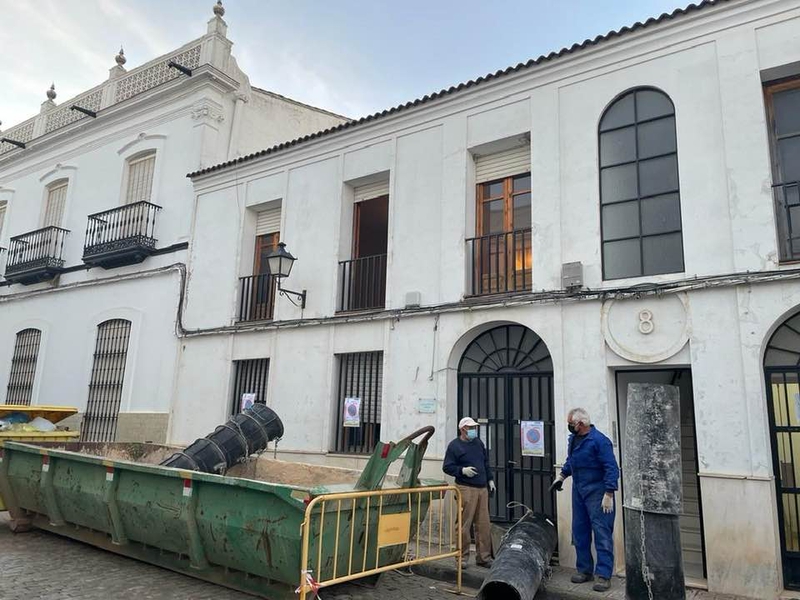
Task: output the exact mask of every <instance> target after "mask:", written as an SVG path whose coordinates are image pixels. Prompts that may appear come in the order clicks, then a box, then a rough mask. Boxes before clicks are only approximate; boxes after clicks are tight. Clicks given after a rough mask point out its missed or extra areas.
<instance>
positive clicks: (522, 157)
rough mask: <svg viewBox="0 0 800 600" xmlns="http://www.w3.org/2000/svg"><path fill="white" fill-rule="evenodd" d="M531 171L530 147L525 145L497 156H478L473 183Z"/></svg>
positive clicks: (499, 153)
mask: <svg viewBox="0 0 800 600" xmlns="http://www.w3.org/2000/svg"><path fill="white" fill-rule="evenodd" d="M530 170H531V147H530V145H528V144H526V145H525V146H519V147H518V148H512V149H511V150H506V151H504V152H498V153H497V154H489V155H487V156H479V157H477V158H476V159H475V183H486V182H487V181H493V180H495V179H503V178H504V177H511V176H512V175H520V174H522V173H529V172H530Z"/></svg>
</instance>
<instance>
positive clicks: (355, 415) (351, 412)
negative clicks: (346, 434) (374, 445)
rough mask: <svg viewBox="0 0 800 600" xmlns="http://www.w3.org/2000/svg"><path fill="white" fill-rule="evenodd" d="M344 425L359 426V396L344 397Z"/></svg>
mask: <svg viewBox="0 0 800 600" xmlns="http://www.w3.org/2000/svg"><path fill="white" fill-rule="evenodd" d="M344 426H345V427H361V398H345V399H344Z"/></svg>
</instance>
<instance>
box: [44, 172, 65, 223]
mask: <svg viewBox="0 0 800 600" xmlns="http://www.w3.org/2000/svg"><path fill="white" fill-rule="evenodd" d="M67 185H68V183H67V182H66V181H60V182H57V183H54V184H52V185H51V186H50V187H48V188H47V200H46V201H45V207H44V218H43V219H42V227H61V222H62V221H63V219H64V206H65V205H66V203H67Z"/></svg>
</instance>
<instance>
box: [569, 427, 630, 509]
mask: <svg viewBox="0 0 800 600" xmlns="http://www.w3.org/2000/svg"><path fill="white" fill-rule="evenodd" d="M561 474H562V475H563V476H564V477H569V476H570V475H571V476H572V481H573V489H576V490H577V491H579V492H580V493H581V494H585V493H587V492H590V491H595V490H596V489H598V488H599V489H603V490H604V491H606V492H613V491H616V490H617V480H618V479H619V467H618V466H617V459H616V458H614V449H613V447H612V445H611V440H609V439H608V438H607V437H606V436H605V435H603V434H602V433H600V432H599V431H597V429H595V427H594V425H592V426H591V429H590V430H589V433H587V434H586V435H585V436H583V437H581V436H578V435H575V434H573V435H570V436H569V444H568V448H567V460H566V461H565V462H564V466H563V467H562V468H561Z"/></svg>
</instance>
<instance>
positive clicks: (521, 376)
mask: <svg viewBox="0 0 800 600" xmlns="http://www.w3.org/2000/svg"><path fill="white" fill-rule="evenodd" d="M458 412H459V419H460V418H461V417H463V416H471V417H472V418H473V419H475V420H477V421H478V423H479V424H480V428H479V435H480V437H481V439H482V440H483V442H484V443H485V444H486V447H487V448H488V450H489V462H490V467H491V469H492V472H493V474H494V479H495V484H496V485H497V492H496V493H495V495H494V496H493V497H492V498H491V499H490V504H489V513H490V515H491V518H492V520H493V521H496V522H511V521H515V520H517V519H519V518H520V517H522V515H523V514H524V511H525V509H524V508H522V507H521V506H516V507H512V508H508V506H507V505H508V504H509V503H511V502H519V503H521V504H524V505H525V506H527V507H529V508H531V509H532V510H534V511H536V512H541V513H544V514H546V515H548V516H550V517H551V518H553V519H555V516H556V505H555V502H554V496H553V494H551V493H549V492H548V488H549V487H550V484H551V483H552V481H553V464H554V457H555V440H554V439H553V435H554V428H555V421H554V402H553V365H552V360H551V358H550V353H549V352H548V350H547V346H546V345H545V344H544V342H543V341H542V340H541V338H539V336H537V335H536V334H535V333H534V332H533V331H531V330H530V329H527V328H526V327H522V326H520V325H502V326H500V327H496V328H494V329H491V330H489V331H487V332H485V333H483V334H481V335H480V336H478V337H477V338H476V339H475V340H474V341H473V342H472V343H471V344H470V345H469V347H468V348H467V349H466V351H465V352H464V355H463V356H462V358H461V363H460V365H459V373H458ZM521 421H542V422H543V424H544V456H523V455H522V442H521V439H520V424H521Z"/></svg>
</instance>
